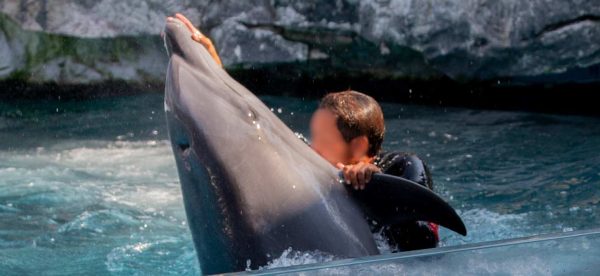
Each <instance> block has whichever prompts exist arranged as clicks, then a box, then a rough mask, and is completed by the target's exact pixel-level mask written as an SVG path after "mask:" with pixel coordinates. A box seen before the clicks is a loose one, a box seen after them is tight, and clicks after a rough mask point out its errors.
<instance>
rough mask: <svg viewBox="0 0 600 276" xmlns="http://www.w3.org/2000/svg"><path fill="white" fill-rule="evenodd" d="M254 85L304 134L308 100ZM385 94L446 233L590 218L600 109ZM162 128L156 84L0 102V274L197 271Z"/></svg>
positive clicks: (295, 258) (397, 145)
mask: <svg viewBox="0 0 600 276" xmlns="http://www.w3.org/2000/svg"><path fill="white" fill-rule="evenodd" d="M262 99H263V100H264V101H265V103H266V104H267V105H268V106H270V107H273V112H275V113H277V114H278V115H279V116H280V117H281V118H282V119H283V120H284V121H285V122H286V123H288V125H290V126H291V128H292V129H293V130H295V131H298V132H302V133H304V134H308V133H307V124H308V119H309V118H310V114H311V113H312V111H313V110H314V108H315V107H316V104H317V103H316V101H313V100H310V101H308V100H307V101H304V100H301V99H298V98H283V97H263V98H262ZM382 106H383V109H384V113H385V116H386V127H387V130H388V132H387V136H386V141H385V143H384V147H385V148H386V149H393V150H406V151H412V152H415V153H417V154H418V155H420V156H421V157H422V158H423V159H424V160H425V161H426V162H427V163H428V164H429V165H430V167H431V169H432V173H433V177H434V183H435V186H436V190H437V191H438V192H439V193H440V194H441V195H443V196H444V197H445V198H446V199H448V200H449V202H450V203H451V204H452V205H453V206H455V207H456V208H457V209H458V210H459V212H460V213H461V215H462V217H463V218H464V220H465V223H466V225H467V227H468V229H469V236H467V237H460V236H457V235H455V234H453V233H451V232H450V231H446V230H442V231H441V236H442V246H453V245H461V244H469V243H474V242H482V241H494V240H499V239H507V238H518V237H524V236H530V235H536V234H545V233H555V232H570V231H573V230H582V229H591V228H594V227H598V226H600V218H599V217H598V207H597V206H598V202H600V192H599V191H600V189H599V188H600V171H599V170H598V169H597V168H598V167H599V165H600V155H599V154H598V152H600V124H599V123H600V118H594V117H578V116H558V115H547V114H532V113H521V112H508V111H481V110H469V109H459V108H440V107H425V106H411V105H402V104H392V103H383V104H382ZM166 139H167V133H166V132H165V121H164V116H163V103H162V95H160V94H151V95H138V96H128V97H120V98H105V99H99V100H93V101H92V100H90V101H35V102H29V101H13V102H4V103H0V275H12V274H16V275H23V274H40V273H44V274H112V275H131V274H144V275H146V274H160V275H165V274H176V275H193V274H197V273H198V272H199V268H198V264H197V261H196V256H195V252H194V249H193V244H192V241H191V236H190V233H189V230H188V227H187V225H186V220H185V213H184V210H183V205H182V198H181V193H180V190H179V183H178V177H177V172H176V169H175V164H174V160H173V157H172V154H171V149H170V146H169V144H168V141H167V140H166ZM284 255H285V256H282V259H283V261H281V262H278V263H277V264H274V265H272V267H277V266H280V265H285V264H297V263H307V262H314V261H315V260H317V261H318V260H319V258H318V257H316V256H310V254H309V255H308V256H306V254H284Z"/></svg>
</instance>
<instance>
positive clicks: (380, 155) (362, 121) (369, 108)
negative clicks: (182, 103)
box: [167, 13, 439, 251]
mask: <svg viewBox="0 0 600 276" xmlns="http://www.w3.org/2000/svg"><path fill="white" fill-rule="evenodd" d="M175 17H176V18H177V19H179V20H181V21H182V22H183V23H184V24H185V25H186V27H187V28H188V29H189V30H190V33H191V34H192V36H191V38H192V39H193V40H194V41H197V42H198V43H200V44H202V45H203V46H204V47H205V48H206V49H207V50H208V52H209V53H210V55H211V56H212V57H213V59H214V60H215V62H217V64H219V65H221V66H222V63H221V59H220V58H219V55H218V54H217V51H216V48H215V47H214V45H213V43H212V41H211V40H210V39H209V38H208V37H206V36H205V35H203V34H202V33H201V32H200V31H199V30H198V29H196V28H195V27H194V25H193V24H192V23H191V22H190V21H189V20H188V19H187V18H186V17H185V16H183V15H181V14H179V13H178V14H176V15H175ZM167 20H174V18H172V17H168V18H167ZM310 133H311V140H312V144H311V145H310V146H311V148H312V149H313V150H315V152H317V153H318V154H319V155H321V156H322V157H323V158H324V159H325V160H327V161H328V162H329V163H331V164H332V165H334V166H336V167H337V168H339V169H340V170H341V171H342V172H343V176H344V179H345V181H346V184H347V185H351V186H352V187H353V188H354V189H364V188H365V187H366V185H367V183H368V182H369V180H370V178H371V176H372V175H373V173H385V174H391V175H395V176H399V177H403V178H406V179H409V180H412V181H414V182H416V183H419V184H420V185H423V186H425V187H427V188H429V189H431V190H433V181H432V179H431V174H430V172H429V169H428V167H427V166H426V164H425V163H424V162H423V161H422V160H421V159H419V158H418V157H417V156H416V155H414V154H410V153H405V152H401V151H382V150H381V145H382V143H383V138H384V133H385V126H384V117H383V112H382V110H381V107H380V106H379V104H378V103H377V101H375V100H374V99H373V98H372V97H370V96H368V95H366V94H363V93H360V92H358V91H353V90H347V91H341V92H335V93H329V94H327V95H326V96H324V97H323V98H322V100H321V101H320V104H319V107H318V108H317V110H316V111H315V112H314V113H313V116H312V117H311V121H310ZM368 222H369V225H370V226H371V230H372V231H373V232H380V233H381V234H382V235H383V236H384V237H385V238H386V239H387V241H388V243H389V244H390V246H391V249H392V251H408V250H415V249H424V248H432V247H436V246H437V244H438V241H439V237H438V227H437V225H435V224H433V223H428V222H424V221H409V222H404V223H399V224H394V225H386V226H383V225H379V224H378V223H377V222H376V221H373V220H368Z"/></svg>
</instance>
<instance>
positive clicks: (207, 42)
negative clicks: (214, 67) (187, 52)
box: [167, 13, 223, 67]
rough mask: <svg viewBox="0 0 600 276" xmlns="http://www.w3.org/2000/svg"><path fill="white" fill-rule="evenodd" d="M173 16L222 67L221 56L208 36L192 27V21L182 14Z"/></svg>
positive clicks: (170, 18)
mask: <svg viewBox="0 0 600 276" xmlns="http://www.w3.org/2000/svg"><path fill="white" fill-rule="evenodd" d="M175 17H176V18H177V19H179V20H181V22H183V24H184V25H185V26H186V27H187V28H188V30H190V32H191V33H192V39H193V40H194V41H196V42H198V43H200V44H202V45H203V46H204V48H206V50H208V53H209V54H210V55H211V56H212V58H213V59H214V60H215V62H217V64H219V65H220V66H221V67H222V66H223V63H222V62H221V58H220V57H219V55H218V54H217V49H216V48H215V46H214V45H213V43H212V41H211V40H210V39H209V38H208V37H206V36H205V35H203V34H202V33H201V32H200V31H199V30H198V29H196V27H194V24H192V22H190V20H189V19H187V18H186V17H185V16H183V15H182V14H180V13H176V14H175ZM167 20H173V18H172V17H168V18H167Z"/></svg>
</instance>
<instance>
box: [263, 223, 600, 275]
mask: <svg viewBox="0 0 600 276" xmlns="http://www.w3.org/2000/svg"><path fill="white" fill-rule="evenodd" d="M598 271H600V228H598V229H594V230H586V231H574V232H568V233H560V234H550V235H542V236H533V237H527V238H519V239H510V240H503V241H495V242H485V243H477V244H470V245H462V246H449V247H444V248H437V249H431V250H421V251H413V252H405V253H397V254H388V255H379V256H371V257H364V258H356V259H347V260H341V261H334V262H329V263H321V264H313V265H303V266H294V267H283V268H277V269H270V270H264V271H258V273H259V274H263V275H274V274H278V275H281V274H284V275H378V274H379V275H382V274H383V275H390V274H394V275H398V274H411V275H448V274H449V273H451V274H453V275H465V274H467V275H471V274H476V275H482V274H484V275H489V274H493V275H507V274H508V275H515V274H519V275H594V274H596V275H597V273H598Z"/></svg>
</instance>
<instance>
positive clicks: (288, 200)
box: [164, 19, 466, 273]
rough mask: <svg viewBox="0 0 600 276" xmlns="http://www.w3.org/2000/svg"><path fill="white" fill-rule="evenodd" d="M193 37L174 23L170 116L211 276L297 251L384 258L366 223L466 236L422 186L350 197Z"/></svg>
mask: <svg viewBox="0 0 600 276" xmlns="http://www.w3.org/2000/svg"><path fill="white" fill-rule="evenodd" d="M190 35H191V34H190V32H189V31H188V29H187V28H186V27H185V26H184V25H183V23H182V22H181V21H179V20H177V19H175V20H171V21H167V24H166V26H165V30H164V40H165V46H166V48H167V52H168V54H169V56H170V61H169V66H168V69H167V78H166V87H165V111H166V117H167V125H168V129H169V137H170V140H171V145H172V148H173V152H174V155H175V161H176V164H177V169H178V172H179V178H180V182H181V188H182V193H183V199H184V205H185V209H186V213H187V217H188V224H189V227H190V230H191V232H192V237H193V239H194V245H195V247H196V253H197V255H198V259H199V261H200V267H201V269H202V272H204V273H221V272H231V271H239V270H243V269H245V268H246V267H248V266H250V267H251V268H256V267H258V266H260V265H265V264H266V263H267V261H268V260H269V259H270V258H271V257H277V256H279V255H280V254H281V253H282V252H283V251H284V250H285V249H287V248H289V247H292V248H293V249H295V250H319V251H323V252H327V253H330V254H333V255H335V256H338V257H358V256H365V255H372V254H377V253H379V252H378V250H377V247H376V246H375V241H374V239H373V236H372V234H371V232H370V229H369V227H368V225H367V223H366V220H365V219H364V215H365V214H368V215H369V216H370V217H372V218H376V219H377V220H379V221H381V222H384V223H394V222H400V221H403V220H424V221H430V222H434V223H438V224H440V225H442V226H445V227H448V228H450V229H452V230H454V231H457V232H459V233H461V234H463V235H464V234H466V228H465V226H464V224H463V222H462V221H461V219H460V217H459V216H458V215H457V214H456V212H455V211H454V209H452V207H450V205H448V204H447V203H446V202H445V201H444V200H443V199H441V198H440V197H439V196H437V195H436V194H435V193H433V192H432V191H430V190H428V189H426V188H424V187H421V186H420V185H418V184H416V183H414V182H412V181H408V180H406V179H402V178H398V177H393V176H387V175H383V174H376V175H374V176H373V179H372V180H371V182H373V181H376V182H377V183H370V184H369V185H367V188H366V189H365V190H364V191H351V192H348V191H347V190H346V187H347V186H346V185H342V184H340V183H339V177H338V173H339V171H338V170H337V169H336V168H334V167H333V166H332V165H331V164H330V163H328V162H327V161H325V159H323V158H322V157H321V156H319V155H318V154H317V153H315V152H314V151H313V150H312V149H311V148H310V147H308V146H307V145H306V144H305V143H304V142H302V141H301V140H300V139H298V138H297V137H296V135H295V134H294V133H293V132H292V131H291V130H290V129H289V128H288V127H287V126H286V125H285V124H284V123H283V122H281V120H279V118H277V116H275V115H274V114H273V112H272V111H271V110H270V109H269V108H267V106H265V105H264V104H263V103H262V102H261V101H260V100H259V99H258V98H257V97H256V96H254V94H252V93H251V92H250V91H248V90H247V89H246V88H244V87H243V86H242V85H240V84H239V83H237V82H236V81H235V80H234V79H232V78H231V77H230V76H229V75H228V74H227V72H225V71H224V70H223V69H222V68H221V67H220V66H219V65H218V64H217V63H216V62H215V61H214V60H213V59H212V57H211V56H210V54H209V53H208V51H206V49H205V48H204V47H203V46H202V45H201V44H199V43H197V42H194V41H193V40H192V39H191V38H190ZM357 199H358V200H359V201H360V202H361V203H362V204H363V205H366V206H363V207H362V208H361V207H359V206H358V205H357V204H356V203H355V201H356V200H357ZM363 210H365V213H363Z"/></svg>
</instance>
